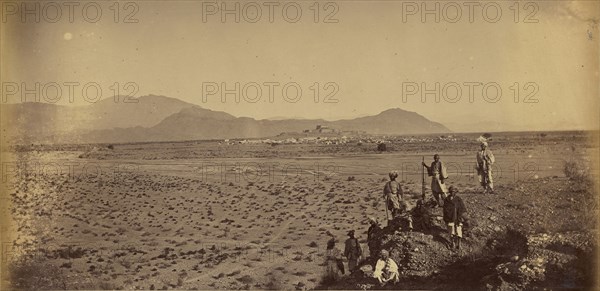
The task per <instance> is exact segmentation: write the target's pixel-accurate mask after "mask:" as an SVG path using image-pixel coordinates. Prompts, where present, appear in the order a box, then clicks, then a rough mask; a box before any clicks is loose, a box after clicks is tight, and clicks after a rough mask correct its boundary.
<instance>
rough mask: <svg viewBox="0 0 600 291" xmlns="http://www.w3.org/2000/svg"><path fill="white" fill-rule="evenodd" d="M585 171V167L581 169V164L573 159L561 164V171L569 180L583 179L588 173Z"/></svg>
mask: <svg viewBox="0 0 600 291" xmlns="http://www.w3.org/2000/svg"><path fill="white" fill-rule="evenodd" d="M586 172H587V171H586V169H583V166H582V165H581V164H579V163H577V162H575V161H566V162H565V164H564V166H563V173H564V174H565V177H567V178H569V179H570V180H582V179H585V177H586V176H587V175H588V173H586Z"/></svg>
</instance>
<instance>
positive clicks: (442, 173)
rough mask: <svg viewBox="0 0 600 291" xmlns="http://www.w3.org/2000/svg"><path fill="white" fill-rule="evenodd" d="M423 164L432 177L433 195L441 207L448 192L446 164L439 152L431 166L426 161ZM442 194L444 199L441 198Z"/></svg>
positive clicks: (434, 156)
mask: <svg viewBox="0 0 600 291" xmlns="http://www.w3.org/2000/svg"><path fill="white" fill-rule="evenodd" d="M422 164H423V167H425V168H427V174H428V175H429V176H430V177H431V192H433V197H434V198H435V200H436V201H437V206H438V207H441V206H442V205H443V204H442V203H443V200H444V198H446V192H448V190H447V189H446V184H444V180H446V179H448V173H447V171H446V166H445V165H444V163H442V161H441V160H440V155H438V154H435V155H433V162H432V163H431V166H427V164H425V163H424V162H423V163H422ZM440 196H441V198H442V200H440Z"/></svg>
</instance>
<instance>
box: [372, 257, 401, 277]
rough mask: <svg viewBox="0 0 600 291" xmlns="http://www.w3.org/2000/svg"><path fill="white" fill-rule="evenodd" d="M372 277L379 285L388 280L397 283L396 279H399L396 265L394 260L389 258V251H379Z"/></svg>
mask: <svg viewBox="0 0 600 291" xmlns="http://www.w3.org/2000/svg"><path fill="white" fill-rule="evenodd" d="M373 277H375V278H376V279H377V280H378V281H379V283H380V284H381V286H383V285H385V284H386V283H387V282H390V281H392V282H393V283H398V281H400V274H399V273H398V265H396V262H394V260H392V258H390V253H389V252H388V251H386V250H382V251H381V258H380V259H379V260H377V264H376V265H375V272H373Z"/></svg>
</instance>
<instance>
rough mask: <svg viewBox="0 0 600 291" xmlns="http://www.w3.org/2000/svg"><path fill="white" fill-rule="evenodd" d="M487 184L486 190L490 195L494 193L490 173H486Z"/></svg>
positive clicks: (492, 179)
mask: <svg viewBox="0 0 600 291" xmlns="http://www.w3.org/2000/svg"><path fill="white" fill-rule="evenodd" d="M487 182H488V183H487V184H488V189H489V190H490V192H491V193H494V178H492V171H488V172H487Z"/></svg>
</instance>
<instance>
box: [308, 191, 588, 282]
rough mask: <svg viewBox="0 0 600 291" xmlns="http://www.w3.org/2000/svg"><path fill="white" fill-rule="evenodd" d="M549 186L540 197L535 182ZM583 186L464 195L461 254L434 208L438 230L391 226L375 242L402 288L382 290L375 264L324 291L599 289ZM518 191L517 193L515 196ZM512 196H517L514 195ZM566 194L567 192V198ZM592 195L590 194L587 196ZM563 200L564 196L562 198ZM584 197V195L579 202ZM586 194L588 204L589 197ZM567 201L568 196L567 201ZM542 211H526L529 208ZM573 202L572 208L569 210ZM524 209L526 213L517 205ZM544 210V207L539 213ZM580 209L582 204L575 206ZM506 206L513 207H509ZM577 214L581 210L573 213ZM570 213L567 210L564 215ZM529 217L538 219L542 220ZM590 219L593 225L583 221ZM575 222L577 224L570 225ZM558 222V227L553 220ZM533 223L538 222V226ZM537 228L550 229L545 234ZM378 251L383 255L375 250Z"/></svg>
mask: <svg viewBox="0 0 600 291" xmlns="http://www.w3.org/2000/svg"><path fill="white" fill-rule="evenodd" d="M538 183H542V184H551V185H544V186H551V187H545V188H546V189H557V190H558V191H557V193H556V194H561V195H555V193H548V192H547V191H540V190H539V189H538V188H537V187H536V184H538ZM581 187H582V185H581V184H579V183H577V181H570V180H566V179H544V180H539V181H537V183H533V182H520V183H516V184H515V185H511V186H509V187H505V188H502V189H501V190H500V193H502V194H496V195H463V197H465V198H464V199H465V200H466V203H467V208H468V210H469V216H470V219H469V225H467V226H466V227H465V229H464V236H465V237H464V239H463V244H462V248H461V250H459V251H453V250H450V249H449V248H448V247H447V245H448V244H449V236H448V234H447V233H446V230H445V227H444V225H443V222H442V221H441V219H440V216H439V215H441V213H440V212H441V211H440V210H439V209H433V213H432V214H433V222H434V225H433V228H432V229H431V230H430V231H428V232H420V231H415V232H408V231H405V230H397V229H392V228H390V227H386V228H384V229H383V231H382V232H381V233H380V234H379V235H378V236H377V237H376V238H375V240H376V241H377V242H378V243H380V245H381V248H383V249H387V250H388V251H389V252H390V256H391V258H392V259H394V261H396V263H397V264H398V268H399V273H400V282H399V283H398V284H396V285H391V284H390V285H386V286H383V287H381V286H379V285H378V283H377V281H376V280H375V279H373V278H372V273H373V267H374V266H375V263H376V260H377V258H376V257H375V256H371V257H369V258H368V259H367V260H365V262H364V264H363V266H362V267H361V269H360V271H359V272H355V273H354V274H352V275H351V276H349V277H348V278H346V279H345V280H343V282H337V283H333V284H323V285H322V286H320V287H321V288H324V289H436V290H532V289H534V290H536V289H591V288H592V287H593V286H595V284H596V282H595V270H596V266H595V258H596V249H597V242H596V229H595V227H591V228H590V225H591V224H593V223H595V222H594V219H593V218H592V217H589V216H587V210H585V208H586V207H587V206H588V205H589V204H590V201H587V199H589V198H590V196H589V191H592V189H590V188H588V189H587V190H583V191H580V190H581ZM514 189H518V190H519V191H518V192H515V191H514ZM511 190H512V191H511ZM566 192H568V193H566ZM586 193H587V194H586ZM562 195H564V196H562ZM580 195H581V197H580ZM586 196H587V198H586ZM565 197H568V198H567V199H565ZM533 201H535V203H536V204H537V205H536V207H528V206H527V205H528V204H527V203H534V202H533ZM570 204H574V205H573V206H570ZM512 205H522V207H511V206H512ZM539 205H543V206H544V207H541V206H539ZM576 205H579V207H578V206H576ZM507 206H508V207H507ZM575 209H578V210H575ZM565 210H568V212H566V213H564V214H563V212H564V211H565ZM530 217H531V218H533V217H535V218H537V219H535V220H536V221H532V220H530ZM584 217H587V218H588V219H587V224H586V223H583V221H582V220H584ZM564 218H573V219H564ZM552 219H557V221H555V222H552ZM534 222H535V223H534ZM537 224H541V225H543V226H544V227H543V228H540V227H538V226H537ZM370 253H372V254H376V253H379V249H377V250H370Z"/></svg>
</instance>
